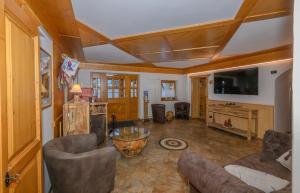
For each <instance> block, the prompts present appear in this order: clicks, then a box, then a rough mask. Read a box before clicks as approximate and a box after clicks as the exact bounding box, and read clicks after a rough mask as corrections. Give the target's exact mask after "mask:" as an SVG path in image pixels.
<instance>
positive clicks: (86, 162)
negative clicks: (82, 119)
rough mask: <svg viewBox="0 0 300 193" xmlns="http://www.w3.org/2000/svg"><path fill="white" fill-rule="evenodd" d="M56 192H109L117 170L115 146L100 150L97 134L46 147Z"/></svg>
mask: <svg viewBox="0 0 300 193" xmlns="http://www.w3.org/2000/svg"><path fill="white" fill-rule="evenodd" d="M43 153H44V159H45V162H46V166H47V170H48V173H49V177H50V181H51V185H52V190H53V193H79V192H82V193H108V192H110V191H112V190H113V187H114V178H115V170H116V150H115V148H114V147H105V148H101V149H98V148H97V136H96V134H90V135H73V136H66V137H62V138H56V139H53V140H51V141H49V142H48V143H47V144H45V145H44V147H43Z"/></svg>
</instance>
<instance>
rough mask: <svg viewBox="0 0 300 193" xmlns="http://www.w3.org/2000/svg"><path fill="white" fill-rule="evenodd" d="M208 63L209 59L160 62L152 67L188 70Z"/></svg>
mask: <svg viewBox="0 0 300 193" xmlns="http://www.w3.org/2000/svg"><path fill="white" fill-rule="evenodd" d="M209 61H210V60H209V59H195V60H187V61H174V62H160V63H154V65H156V66H159V67H168V68H188V67H192V66H196V65H200V64H206V63H208V62H209Z"/></svg>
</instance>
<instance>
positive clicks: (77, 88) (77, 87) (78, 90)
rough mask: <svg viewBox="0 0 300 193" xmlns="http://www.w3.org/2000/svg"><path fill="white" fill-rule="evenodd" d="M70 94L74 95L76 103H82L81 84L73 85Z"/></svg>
mask: <svg viewBox="0 0 300 193" xmlns="http://www.w3.org/2000/svg"><path fill="white" fill-rule="evenodd" d="M70 93H73V94H74V102H80V99H79V95H80V94H81V93H82V90H81V87H80V84H73V86H72V88H71V90H70Z"/></svg>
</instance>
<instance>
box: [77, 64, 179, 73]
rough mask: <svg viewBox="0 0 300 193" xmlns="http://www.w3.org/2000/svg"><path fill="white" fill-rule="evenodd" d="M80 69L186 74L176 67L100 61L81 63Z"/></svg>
mask: <svg viewBox="0 0 300 193" xmlns="http://www.w3.org/2000/svg"><path fill="white" fill-rule="evenodd" d="M79 68H80V69H89V70H108V71H126V72H150V73H162V74H184V70H183V69H176V68H162V67H148V66H136V65H134V66H132V65H130V64H128V65H120V64H119V65H111V64H100V63H85V62H82V63H80V66H79Z"/></svg>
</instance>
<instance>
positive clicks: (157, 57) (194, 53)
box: [138, 48, 216, 62]
mask: <svg viewBox="0 0 300 193" xmlns="http://www.w3.org/2000/svg"><path fill="white" fill-rule="evenodd" d="M215 51H216V48H206V49H193V50H180V51H172V52H161V53H152V54H143V55H138V57H139V58H142V59H143V60H145V61H147V62H170V61H179V60H190V59H199V58H211V57H212V56H213V55H214V53H215Z"/></svg>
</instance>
